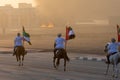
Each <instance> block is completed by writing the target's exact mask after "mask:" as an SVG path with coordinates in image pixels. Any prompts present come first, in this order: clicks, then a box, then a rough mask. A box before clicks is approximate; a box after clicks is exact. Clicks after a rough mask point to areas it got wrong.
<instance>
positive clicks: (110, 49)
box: [107, 42, 120, 54]
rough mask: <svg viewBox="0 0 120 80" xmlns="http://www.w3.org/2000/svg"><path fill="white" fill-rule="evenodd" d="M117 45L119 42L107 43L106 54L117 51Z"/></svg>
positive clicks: (119, 44)
mask: <svg viewBox="0 0 120 80" xmlns="http://www.w3.org/2000/svg"><path fill="white" fill-rule="evenodd" d="M118 46H120V43H117V42H115V43H109V44H108V46H107V49H108V54H111V53H114V52H118Z"/></svg>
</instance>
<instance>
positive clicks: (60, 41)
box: [54, 33, 69, 60]
mask: <svg viewBox="0 0 120 80" xmlns="http://www.w3.org/2000/svg"><path fill="white" fill-rule="evenodd" d="M65 42H66V40H65V39H64V38H62V34H61V33H60V34H58V35H57V38H56V39H55V43H54V57H55V54H56V51H57V50H62V51H65V55H66V58H67V59H68V60H69V58H68V56H67V53H66V50H65V49H64V44H65Z"/></svg>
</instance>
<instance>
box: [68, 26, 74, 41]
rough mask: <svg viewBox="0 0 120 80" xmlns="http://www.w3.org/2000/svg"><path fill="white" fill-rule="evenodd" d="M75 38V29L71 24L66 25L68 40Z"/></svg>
mask: <svg viewBox="0 0 120 80" xmlns="http://www.w3.org/2000/svg"><path fill="white" fill-rule="evenodd" d="M74 38H75V33H74V31H73V29H72V28H71V27H70V26H69V27H66V40H70V39H74Z"/></svg>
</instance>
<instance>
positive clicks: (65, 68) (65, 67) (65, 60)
mask: <svg viewBox="0 0 120 80" xmlns="http://www.w3.org/2000/svg"><path fill="white" fill-rule="evenodd" d="M64 71H66V58H64Z"/></svg>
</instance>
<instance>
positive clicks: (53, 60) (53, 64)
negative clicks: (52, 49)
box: [53, 57, 56, 68]
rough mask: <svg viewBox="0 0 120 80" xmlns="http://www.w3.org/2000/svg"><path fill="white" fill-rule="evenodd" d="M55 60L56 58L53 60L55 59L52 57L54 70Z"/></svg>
mask: <svg viewBox="0 0 120 80" xmlns="http://www.w3.org/2000/svg"><path fill="white" fill-rule="evenodd" d="M55 60H56V58H55V57H53V66H54V68H56V65H55Z"/></svg>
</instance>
